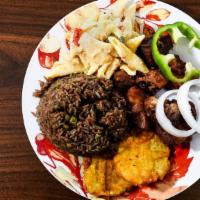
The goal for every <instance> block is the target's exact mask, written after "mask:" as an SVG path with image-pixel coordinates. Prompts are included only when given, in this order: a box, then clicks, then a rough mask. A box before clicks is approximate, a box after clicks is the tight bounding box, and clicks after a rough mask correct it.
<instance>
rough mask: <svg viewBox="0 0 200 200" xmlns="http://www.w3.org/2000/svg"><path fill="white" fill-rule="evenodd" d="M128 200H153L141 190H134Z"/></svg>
mask: <svg viewBox="0 0 200 200" xmlns="http://www.w3.org/2000/svg"><path fill="white" fill-rule="evenodd" d="M128 199H129V200H153V199H150V197H149V195H148V194H146V193H145V192H143V188H138V189H136V190H134V191H133V192H132V193H131V194H130V195H129V197H128Z"/></svg>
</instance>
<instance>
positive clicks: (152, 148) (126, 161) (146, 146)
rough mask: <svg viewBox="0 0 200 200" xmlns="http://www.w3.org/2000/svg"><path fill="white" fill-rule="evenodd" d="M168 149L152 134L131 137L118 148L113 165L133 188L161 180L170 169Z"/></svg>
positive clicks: (144, 133)
mask: <svg viewBox="0 0 200 200" xmlns="http://www.w3.org/2000/svg"><path fill="white" fill-rule="evenodd" d="M169 154H170V150H169V148H168V147H167V146H166V145H165V144H164V143H163V142H162V141H161V139H160V138H159V137H158V136H157V135H155V134H154V133H153V132H143V133H141V134H140V135H139V136H131V137H129V138H127V139H126V140H125V141H124V142H122V143H121V144H120V146H119V150H118V154H117V155H116V156H115V157H114V165H115V168H116V171H117V173H118V175H119V176H121V177H123V178H124V179H125V180H126V181H128V182H131V183H132V185H134V186H139V185H143V184H148V183H153V182H156V181H158V180H163V178H164V177H165V175H166V174H167V172H168V171H169V169H170V161H169V159H168V158H169Z"/></svg>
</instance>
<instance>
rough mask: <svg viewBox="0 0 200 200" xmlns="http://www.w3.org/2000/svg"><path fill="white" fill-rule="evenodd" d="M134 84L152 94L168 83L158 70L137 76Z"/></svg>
mask: <svg viewBox="0 0 200 200" xmlns="http://www.w3.org/2000/svg"><path fill="white" fill-rule="evenodd" d="M136 83H137V85H138V86H139V87H140V88H142V89H145V91H147V92H150V93H153V94H154V93H155V92H157V90H159V89H162V88H164V87H165V86H166V85H167V83H168V81H167V80H166V79H165V77H164V76H163V75H162V74H161V72H160V71H159V70H150V71H149V72H148V73H147V74H142V75H141V76H137V77H136Z"/></svg>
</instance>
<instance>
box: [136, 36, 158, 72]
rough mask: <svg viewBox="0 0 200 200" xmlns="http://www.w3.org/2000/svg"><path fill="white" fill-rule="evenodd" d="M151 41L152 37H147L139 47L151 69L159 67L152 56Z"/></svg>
mask: <svg viewBox="0 0 200 200" xmlns="http://www.w3.org/2000/svg"><path fill="white" fill-rule="evenodd" d="M151 42H152V37H147V38H145V39H144V40H143V42H142V44H141V45H140V47H139V54H141V57H142V58H143V60H144V61H145V63H146V64H147V66H148V67H150V68H151V69H155V68H158V67H157V65H156V63H155V62H154V59H153V56H152V49H151Z"/></svg>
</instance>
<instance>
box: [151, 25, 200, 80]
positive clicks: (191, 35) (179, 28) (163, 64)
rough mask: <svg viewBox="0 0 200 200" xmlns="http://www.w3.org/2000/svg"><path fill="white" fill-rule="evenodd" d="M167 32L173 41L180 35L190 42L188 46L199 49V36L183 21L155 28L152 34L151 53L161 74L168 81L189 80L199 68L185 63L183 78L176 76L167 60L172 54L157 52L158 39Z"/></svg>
mask: <svg viewBox="0 0 200 200" xmlns="http://www.w3.org/2000/svg"><path fill="white" fill-rule="evenodd" d="M166 32H168V33H169V34H170V36H171V37H172V39H173V41H174V43H175V44H176V43H177V42H178V40H179V39H180V38H182V37H186V38H187V39H188V40H189V42H190V44H189V47H190V48H192V47H195V48H198V49H200V37H199V35H198V34H197V33H196V32H195V30H194V29H193V28H192V27H190V26H189V25H187V24H185V23H183V22H176V23H174V24H169V25H165V26H163V27H161V28H159V29H158V30H157V32H156V33H155V34H154V36H153V41H152V54H153V58H154V60H155V62H156V64H157V65H158V66H159V68H160V70H161V72H162V73H163V75H164V76H165V77H166V78H167V79H168V80H170V81H172V82H176V83H184V82H187V81H188V80H191V79H192V78H194V77H198V76H200V70H199V69H197V68H195V67H193V66H192V64H191V63H189V62H188V63H186V72H185V75H184V77H183V78H178V77H176V76H175V75H174V74H173V72H172V70H171V68H170V66H169V62H170V61H171V60H172V59H174V58H175V56H174V55H173V54H168V55H163V54H161V53H160V52H159V49H158V45H157V43H158V40H159V39H160V37H161V36H162V35H163V33H166Z"/></svg>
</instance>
